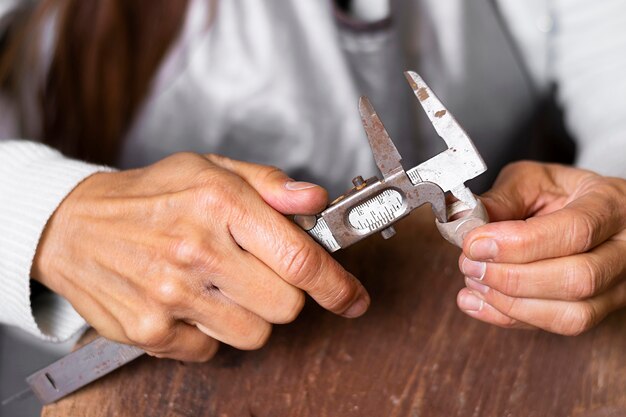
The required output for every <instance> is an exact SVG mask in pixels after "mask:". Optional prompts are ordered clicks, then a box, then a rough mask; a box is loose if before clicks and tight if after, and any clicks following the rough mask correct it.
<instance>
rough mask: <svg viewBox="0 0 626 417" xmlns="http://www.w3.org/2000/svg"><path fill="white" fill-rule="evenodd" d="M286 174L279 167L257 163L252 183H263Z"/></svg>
mask: <svg viewBox="0 0 626 417" xmlns="http://www.w3.org/2000/svg"><path fill="white" fill-rule="evenodd" d="M285 176H286V175H285V174H284V173H283V171H282V170H280V169H279V168H277V167H275V166H272V165H259V168H258V169H257V171H256V173H255V174H254V177H253V178H254V183H256V184H263V183H266V182H269V181H271V180H273V179H275V178H281V177H285Z"/></svg>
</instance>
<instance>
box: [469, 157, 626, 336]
mask: <svg viewBox="0 0 626 417" xmlns="http://www.w3.org/2000/svg"><path fill="white" fill-rule="evenodd" d="M481 200H482V201H483V203H484V204H485V206H486V207H487V210H488V212H489V215H490V217H491V221H492V222H493V223H489V224H487V225H485V226H482V227H480V228H477V229H475V230H473V231H472V232H471V233H470V234H468V236H467V237H466V239H465V241H464V244H463V254H462V255H461V257H460V259H459V267H460V268H461V271H462V272H463V273H464V275H465V277H466V278H465V283H466V285H467V288H464V289H462V290H461V291H460V292H459V294H458V297H457V304H458V305H459V307H460V308H461V310H463V311H464V312H465V313H467V314H468V315H470V316H471V317H474V318H476V319H479V320H482V321H485V322H488V323H492V324H495V325H498V326H502V327H523V328H540V329H544V330H547V331H550V332H554V333H559V334H563V335H577V334H580V333H582V332H584V331H586V330H588V329H590V328H591V327H593V326H595V325H596V324H597V323H598V322H600V321H601V320H602V319H603V318H604V317H605V316H606V315H607V314H609V313H611V312H612V311H614V310H617V309H619V308H622V307H625V306H626V180H624V179H620V178H609V177H602V176H600V175H597V174H594V173H592V172H590V171H585V170H582V169H576V168H571V167H566V166H561V165H552V164H540V163H532V162H520V163H515V164H511V165H509V166H508V167H505V168H504V169H503V170H502V172H501V173H500V175H499V177H498V179H497V180H496V183H495V185H494V187H493V189H492V190H490V191H489V192H487V193H486V194H485V195H484V196H483V197H482V198H481Z"/></svg>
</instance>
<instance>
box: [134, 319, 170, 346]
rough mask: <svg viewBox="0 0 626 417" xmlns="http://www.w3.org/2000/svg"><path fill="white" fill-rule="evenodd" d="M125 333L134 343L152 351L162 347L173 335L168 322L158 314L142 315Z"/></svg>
mask: <svg viewBox="0 0 626 417" xmlns="http://www.w3.org/2000/svg"><path fill="white" fill-rule="evenodd" d="M127 335H128V338H129V340H130V341H131V342H133V343H134V344H136V345H139V346H142V347H145V348H147V349H149V350H152V351H154V350H159V349H163V348H164V347H165V346H167V345H168V344H169V343H170V342H171V341H172V340H173V339H174V337H175V333H174V331H173V328H172V326H171V325H170V323H168V321H167V320H164V319H163V318H162V317H161V316H160V315H158V314H145V315H143V316H142V317H141V318H140V319H139V320H138V321H137V323H135V325H134V326H133V327H132V330H129V331H127Z"/></svg>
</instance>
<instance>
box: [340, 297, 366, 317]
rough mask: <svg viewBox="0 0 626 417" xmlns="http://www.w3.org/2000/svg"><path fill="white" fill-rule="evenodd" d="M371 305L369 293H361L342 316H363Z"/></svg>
mask: <svg viewBox="0 0 626 417" xmlns="http://www.w3.org/2000/svg"><path fill="white" fill-rule="evenodd" d="M369 305H370V303H369V297H368V296H367V295H361V296H360V297H359V298H358V299H357V300H356V301H355V302H354V303H353V304H352V305H351V306H350V307H348V309H347V310H346V311H344V312H343V314H342V316H344V317H347V318H349V319H353V318H355V317H359V316H362V315H363V314H364V313H365V312H366V311H367V308H368V307H369Z"/></svg>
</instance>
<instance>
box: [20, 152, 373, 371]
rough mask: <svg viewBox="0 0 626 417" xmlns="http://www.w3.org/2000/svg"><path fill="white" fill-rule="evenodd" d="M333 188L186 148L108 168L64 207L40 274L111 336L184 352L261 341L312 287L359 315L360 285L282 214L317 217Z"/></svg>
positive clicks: (39, 263) (166, 352)
mask: <svg viewBox="0 0 626 417" xmlns="http://www.w3.org/2000/svg"><path fill="white" fill-rule="evenodd" d="M326 203H327V194H326V192H325V191H324V190H323V189H322V188H320V187H318V186H315V185H313V184H309V183H302V182H295V181H293V180H291V179H289V178H288V177H287V176H286V175H285V174H284V173H282V172H281V171H279V170H278V169H275V168H272V167H267V166H260V165H255V164H249V163H244V162H239V161H234V160H231V159H227V158H224V157H219V156H216V155H197V154H176V155H174V156H171V157H169V158H166V159H164V160H162V161H160V162H158V163H156V164H154V165H152V166H149V167H147V168H143V169H137V170H131V171H122V172H116V173H98V174H95V175H93V176H91V177H89V178H87V179H86V180H85V181H84V182H82V183H81V184H80V185H79V186H78V187H76V188H75V189H74V191H73V192H71V193H70V194H69V196H68V197H67V198H66V199H65V201H64V202H63V203H62V204H61V205H60V207H59V208H58V209H57V210H56V212H55V213H54V215H53V217H52V218H51V220H50V222H49V223H48V225H47V227H46V230H45V232H44V235H43V237H42V239H41V241H40V244H39V247H38V251H37V254H36V256H35V260H34V265H33V270H32V274H33V278H34V279H37V280H39V281H41V282H42V283H43V284H44V285H46V286H47V287H48V288H50V289H51V290H53V291H55V292H57V293H59V294H61V295H62V296H64V297H65V298H67V300H69V301H70V303H71V304H72V305H73V306H74V307H75V308H76V310H77V311H78V312H79V313H80V314H81V315H82V316H83V317H84V318H85V319H86V320H87V322H89V323H90V324H91V325H92V326H93V327H95V329H96V330H97V331H98V332H99V333H100V334H101V335H103V336H105V337H107V338H109V339H112V340H116V341H119V342H122V343H127V344H132V345H136V346H139V347H141V348H143V349H144V350H146V351H147V352H148V353H150V354H152V355H154V356H159V357H169V358H174V359H179V360H185V361H204V360H207V359H209V358H211V357H212V356H213V355H214V353H215V351H216V349H217V346H218V341H221V342H224V343H227V344H229V345H232V346H234V347H237V348H240V349H256V348H259V347H261V346H262V345H263V344H264V343H265V342H266V340H267V338H268V337H269V335H270V330H271V324H272V323H287V322H290V321H292V320H294V319H295V317H296V316H297V315H298V313H299V312H300V310H301V309H302V306H303V304H304V292H306V293H308V294H309V295H310V296H311V297H312V298H313V299H314V300H315V301H317V302H318V303H319V304H320V305H321V306H323V307H324V308H326V309H328V310H330V311H332V312H335V313H337V314H341V315H344V316H346V317H356V316H359V315H361V314H363V313H364V312H365V310H366V309H367V307H368V306H369V302H370V299H369V296H368V294H367V292H366V291H365V289H364V288H363V287H362V286H361V284H360V283H359V282H358V281H357V280H356V279H355V278H354V277H353V276H352V275H350V274H349V273H348V272H346V271H345V270H344V269H343V268H342V267H341V266H340V265H339V264H338V263H337V262H336V261H334V260H333V258H332V257H331V256H329V254H328V253H326V252H325V251H324V249H322V248H321V247H320V246H319V245H317V244H316V243H315V242H314V241H313V240H312V239H311V238H310V237H309V236H308V235H307V234H306V233H305V232H303V231H302V230H300V229H299V228H298V227H297V226H296V225H294V224H293V223H292V222H291V221H289V220H288V219H287V218H286V217H285V216H284V215H285V214H293V213H301V214H313V213H317V212H319V211H321V210H322V209H323V208H324V206H325V205H326Z"/></svg>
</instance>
